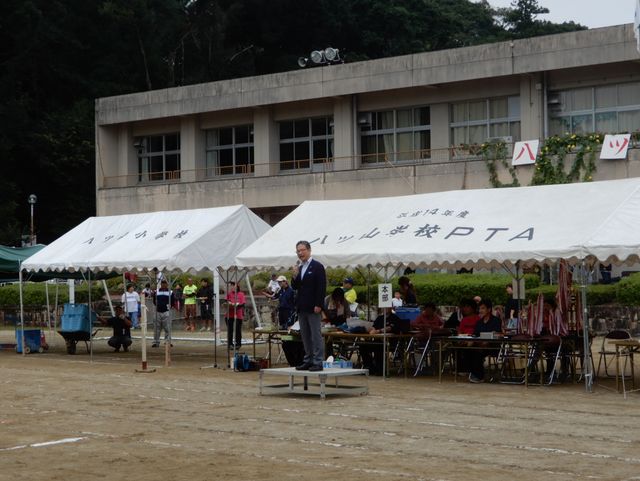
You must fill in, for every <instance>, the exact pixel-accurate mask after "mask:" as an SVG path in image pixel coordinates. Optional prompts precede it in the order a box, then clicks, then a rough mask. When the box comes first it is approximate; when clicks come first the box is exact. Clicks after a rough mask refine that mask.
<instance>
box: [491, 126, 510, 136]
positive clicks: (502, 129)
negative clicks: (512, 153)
mask: <svg viewBox="0 0 640 481" xmlns="http://www.w3.org/2000/svg"><path fill="white" fill-rule="evenodd" d="M489 130H490V133H489V137H508V136H509V122H497V123H494V124H491V126H490V129H489Z"/></svg>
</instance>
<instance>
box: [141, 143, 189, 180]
mask: <svg viewBox="0 0 640 481" xmlns="http://www.w3.org/2000/svg"><path fill="white" fill-rule="evenodd" d="M134 145H135V146H136V147H137V148H138V182H158V181H166V180H180V134H179V133H173V134H164V135H150V136H148V137H137V138H136V139H135V144H134Z"/></svg>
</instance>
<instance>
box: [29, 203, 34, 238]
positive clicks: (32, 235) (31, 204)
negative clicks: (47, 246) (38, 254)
mask: <svg viewBox="0 0 640 481" xmlns="http://www.w3.org/2000/svg"><path fill="white" fill-rule="evenodd" d="M29 205H30V206H31V236H30V238H29V243H30V244H31V245H32V246H33V245H34V244H35V242H34V237H35V236H34V233H33V203H30V204H29Z"/></svg>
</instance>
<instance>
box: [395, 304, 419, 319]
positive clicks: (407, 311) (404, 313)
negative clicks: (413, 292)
mask: <svg viewBox="0 0 640 481" xmlns="http://www.w3.org/2000/svg"><path fill="white" fill-rule="evenodd" d="M419 315H420V308H419V307H396V316H398V317H399V318H400V319H404V320H405V321H413V320H414V319H415V318H416V317H418V316H419Z"/></svg>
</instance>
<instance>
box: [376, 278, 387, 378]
mask: <svg viewBox="0 0 640 481" xmlns="http://www.w3.org/2000/svg"><path fill="white" fill-rule="evenodd" d="M384 282H385V283H386V282H387V270H386V269H385V271H384ZM379 287H380V286H378V288H379ZM379 295H380V293H378V296H379ZM383 312H384V322H383V324H382V326H383V331H382V335H383V339H382V379H384V380H385V381H386V380H387V377H388V374H389V373H388V370H387V368H388V366H387V309H386V308H384V311H383Z"/></svg>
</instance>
